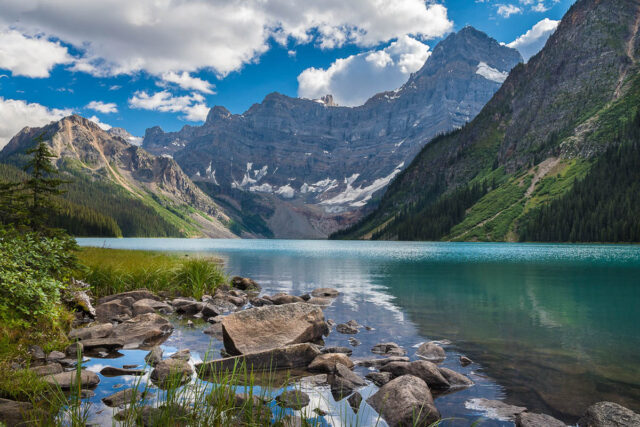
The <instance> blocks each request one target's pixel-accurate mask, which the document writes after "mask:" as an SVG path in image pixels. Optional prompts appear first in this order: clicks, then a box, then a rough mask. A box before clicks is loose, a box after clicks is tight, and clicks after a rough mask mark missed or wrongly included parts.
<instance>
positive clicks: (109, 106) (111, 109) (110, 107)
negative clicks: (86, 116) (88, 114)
mask: <svg viewBox="0 0 640 427" xmlns="http://www.w3.org/2000/svg"><path fill="white" fill-rule="evenodd" d="M85 108H88V109H89V110H94V111H98V112H99V113H103V114H110V113H117V112H118V106H117V105H116V104H114V103H113V102H107V103H104V102H102V101H91V102H90V103H88V104H87V106H86V107H85Z"/></svg>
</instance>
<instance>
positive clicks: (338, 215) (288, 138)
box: [143, 27, 522, 237]
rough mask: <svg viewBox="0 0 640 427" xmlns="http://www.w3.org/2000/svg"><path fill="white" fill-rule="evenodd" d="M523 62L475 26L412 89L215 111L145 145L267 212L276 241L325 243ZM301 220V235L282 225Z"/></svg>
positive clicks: (449, 44)
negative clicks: (353, 99)
mask: <svg viewBox="0 0 640 427" xmlns="http://www.w3.org/2000/svg"><path fill="white" fill-rule="evenodd" d="M521 60H522V58H521V57H520V54H519V53H518V52H517V51H515V50H514V49H510V48H507V47H505V46H501V45H500V44H499V43H497V42H496V41H495V40H493V39H491V38H489V37H488V36H486V35H485V34H483V33H481V32H479V31H477V30H474V29H473V28H471V27H467V28H465V29H463V30H461V31H460V32H459V33H457V34H452V35H450V36H449V37H448V38H447V39H445V40H444V41H442V42H441V43H439V44H438V45H437V46H436V48H435V49H434V51H433V54H432V55H431V57H430V58H429V59H428V60H427V62H426V63H425V65H424V66H423V68H422V69H421V70H419V71H418V72H416V73H415V74H414V75H412V76H411V78H410V79H409V81H408V82H407V83H406V84H405V85H404V86H402V87H401V88H400V89H398V90H396V91H391V92H385V93H380V94H377V95H375V96H374V97H372V98H371V99H369V100H368V101H367V102H366V103H365V104H364V105H362V106H359V107H354V108H348V107H340V106H335V104H334V103H333V99H332V98H331V97H324V98H323V99H322V100H307V99H299V98H291V97H288V96H285V95H281V94H278V93H272V94H270V95H268V96H267V97H266V98H265V99H264V101H263V102H262V103H260V104H255V105H253V106H252V107H251V108H250V109H249V110H247V111H246V112H245V113H244V114H241V115H234V114H231V113H230V112H229V111H228V110H226V109H225V108H224V107H220V106H218V107H214V108H212V109H211V111H210V113H209V115H208V117H207V120H206V122H205V123H204V125H203V126H200V127H190V126H185V127H184V128H183V129H182V130H181V131H179V132H172V133H164V132H163V131H162V130H161V129H160V128H158V127H155V128H151V129H148V130H147V132H146V134H145V138H144V142H143V146H144V147H145V149H147V150H148V151H150V152H152V153H154V154H157V155H160V154H164V155H171V156H173V158H175V160H176V161H177V162H178V163H179V164H180V166H181V167H182V168H183V170H184V171H185V172H186V173H187V174H188V175H189V176H190V177H191V178H192V179H193V180H194V181H197V182H200V185H202V186H203V188H208V189H210V190H211V191H210V193H211V194H214V195H215V196H216V197H225V198H227V199H229V198H230V199H231V202H238V201H239V199H244V198H247V197H250V198H252V199H253V200H255V201H256V203H258V204H260V205H262V206H264V207H265V209H264V211H265V212H268V214H261V220H262V221H264V223H265V224H266V225H267V226H268V227H269V228H270V229H271V231H272V232H273V234H274V235H275V236H280V237H285V236H286V237H323V236H326V235H327V234H328V233H330V232H331V231H333V230H335V229H337V228H339V227H342V226H344V225H345V224H348V223H350V222H351V221H353V219H354V218H357V217H358V215H359V211H360V210H361V209H362V208H363V207H364V206H365V205H366V204H367V202H369V201H370V200H371V199H372V198H373V197H375V196H377V195H379V194H380V193H381V191H382V190H383V189H384V188H385V186H386V185H387V184H388V183H389V182H390V181H391V180H392V179H393V178H394V177H395V176H396V175H397V174H398V173H399V172H400V171H401V170H402V168H403V167H404V166H405V165H406V164H408V163H409V162H410V161H411V160H412V159H413V157H414V156H415V155H416V153H417V152H418V151H419V150H420V149H421V148H422V146H423V145H424V144H425V143H427V142H428V141H429V140H430V139H431V138H432V137H433V136H435V135H437V134H439V133H441V132H445V131H449V130H451V129H454V128H457V127H460V126H462V125H464V124H465V123H466V122H467V121H469V120H470V119H472V118H473V117H474V116H475V115H476V114H477V113H478V111H480V109H481V108H482V106H483V105H484V104H485V103H486V102H487V101H488V100H489V99H490V98H491V96H492V95H493V94H494V93H495V91H496V90H497V89H498V88H499V87H500V85H501V83H502V81H503V80H504V78H506V75H507V74H508V72H509V71H510V70H511V68H513V67H514V66H515V65H516V64H517V63H519V62H520V61H521ZM239 192H242V193H245V194H240V193H239ZM246 193H249V194H248V195H247V194H246ZM276 212H278V215H276V214H275V213H276ZM237 214H238V216H239V218H240V220H242V216H243V213H242V212H240V211H238V213H237ZM292 215H293V216H295V217H296V218H297V221H298V223H299V224H300V226H299V227H298V228H297V230H298V231H295V230H294V231H293V232H291V229H290V227H286V226H285V227H284V228H283V226H282V224H286V223H287V221H282V217H289V216H292Z"/></svg>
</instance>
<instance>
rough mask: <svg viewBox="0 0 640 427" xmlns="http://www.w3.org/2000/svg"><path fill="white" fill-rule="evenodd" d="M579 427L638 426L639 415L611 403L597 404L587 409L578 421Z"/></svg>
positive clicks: (639, 424) (639, 422)
mask: <svg viewBox="0 0 640 427" xmlns="http://www.w3.org/2000/svg"><path fill="white" fill-rule="evenodd" d="M578 425H579V426H580V427H605V426H607V427H622V426H640V415H638V414H636V413H635V412H633V411H632V410H630V409H627V408H625V407H624V406H622V405H618V404H617V403H613V402H598V403H596V404H593V405H591V406H589V407H588V408H587V411H586V412H585V414H584V415H583V416H582V418H580V420H579V421H578Z"/></svg>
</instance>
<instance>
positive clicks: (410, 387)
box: [367, 375, 440, 427]
mask: <svg viewBox="0 0 640 427" xmlns="http://www.w3.org/2000/svg"><path fill="white" fill-rule="evenodd" d="M367 403H369V405H371V406H372V407H373V409H375V410H376V411H378V413H379V414H380V415H381V416H382V418H383V419H384V420H385V421H386V422H387V424H389V426H390V427H395V426H428V425H430V424H432V423H435V422H436V421H438V420H439V419H440V412H438V409H437V408H436V407H435V405H434V403H433V397H432V396H431V392H430V391H429V387H428V386H427V384H426V383H425V382H424V381H423V380H421V379H420V378H418V377H416V376H413V375H403V376H401V377H398V378H396V379H394V380H391V381H389V382H388V383H387V384H385V385H384V386H382V387H381V388H380V390H378V392H377V393H376V394H374V395H373V396H371V397H370V398H369V399H367Z"/></svg>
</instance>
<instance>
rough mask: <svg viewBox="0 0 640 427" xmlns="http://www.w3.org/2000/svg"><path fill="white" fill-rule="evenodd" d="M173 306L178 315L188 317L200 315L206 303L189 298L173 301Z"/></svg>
mask: <svg viewBox="0 0 640 427" xmlns="http://www.w3.org/2000/svg"><path fill="white" fill-rule="evenodd" d="M171 305H172V306H173V308H174V309H175V310H176V313H178V314H186V315H187V316H193V315H194V314H197V313H200V312H201V311H202V309H203V308H204V303H201V302H200V301H194V300H192V299H187V298H176V299H174V300H173V301H171ZM218 314H219V313H218Z"/></svg>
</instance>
